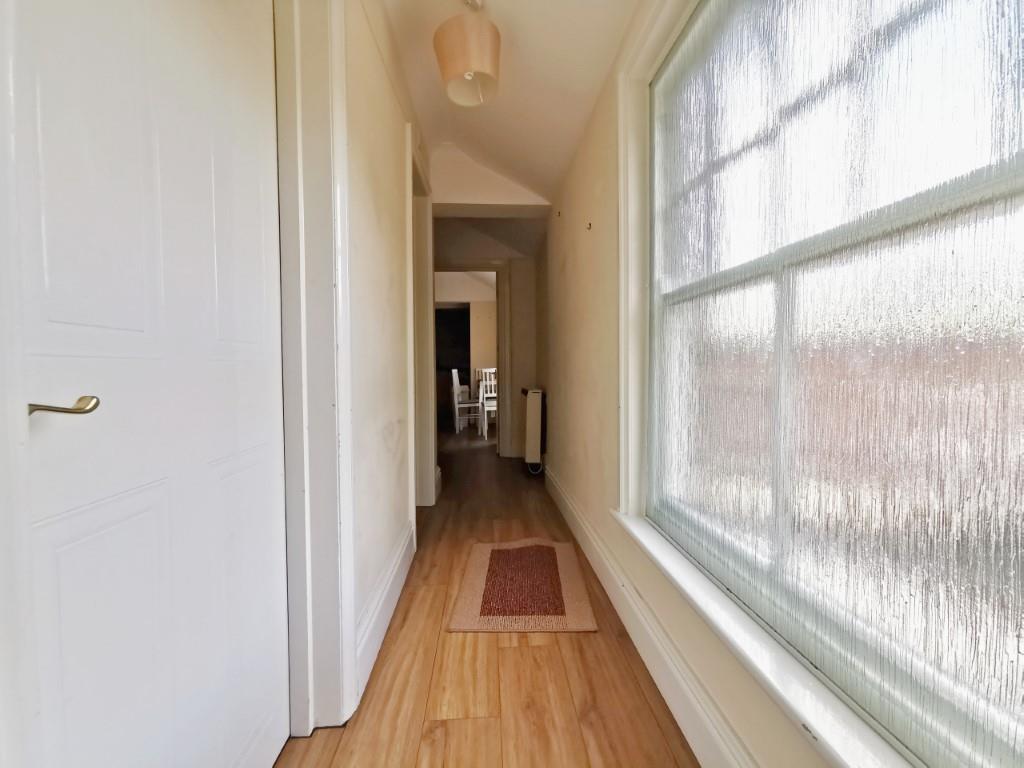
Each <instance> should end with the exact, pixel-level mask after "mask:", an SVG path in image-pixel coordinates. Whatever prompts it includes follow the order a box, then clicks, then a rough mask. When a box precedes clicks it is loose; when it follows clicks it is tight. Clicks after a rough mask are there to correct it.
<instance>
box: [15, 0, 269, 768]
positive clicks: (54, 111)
mask: <svg viewBox="0 0 1024 768" xmlns="http://www.w3.org/2000/svg"><path fill="white" fill-rule="evenodd" d="M0 6H2V8H0V10H2V11H3V12H4V13H3V14H0V16H6V18H4V19H0V21H5V22H6V23H8V24H11V25H12V26H13V32H12V31H11V29H10V28H8V30H0V45H3V46H7V47H6V48H4V49H2V50H0V53H2V54H3V61H4V64H3V66H5V67H9V68H10V72H11V83H10V85H11V86H12V87H10V88H9V87H8V86H9V83H8V82H7V80H6V79H5V81H4V86H3V89H2V98H3V99H4V100H5V102H6V103H5V104H4V108H5V109H8V110H9V112H8V113H7V115H6V120H7V121H8V122H9V123H10V125H11V131H12V136H8V135H6V130H5V135H4V136H3V141H4V142H9V143H8V144H7V145H6V146H5V147H4V150H3V151H4V152H7V162H8V163H9V164H10V165H11V166H12V167H11V172H12V173H13V174H14V184H13V190H14V192H13V209H12V210H13V212H14V215H13V216H12V217H11V221H10V222H9V225H10V226H11V227H12V230H13V231H12V232H7V233H2V234H3V235H4V244H5V245H6V244H7V243H8V242H10V243H12V244H13V246H12V251H13V257H14V258H13V260H12V261H11V262H9V263H8V265H7V266H8V267H10V270H9V271H4V272H3V273H2V274H0V279H7V278H8V277H10V276H11V275H15V276H16V277H15V278H13V279H16V280H18V281H20V286H21V287H20V290H19V291H18V295H17V296H16V299H17V304H18V306H19V308H18V309H17V312H16V316H17V317H19V318H20V326H16V327H18V333H17V335H16V336H17V341H16V343H8V346H13V347H14V352H13V354H16V355H17V356H18V360H17V361H15V362H16V363H18V364H17V365H15V366H14V369H16V370H17V371H18V372H17V374H16V376H15V374H11V375H10V377H9V378H8V384H9V386H8V387H7V388H6V389H5V390H4V391H2V392H0V397H3V398H5V399H10V398H17V399H18V400H20V401H22V402H20V403H19V404H18V407H19V408H22V407H24V404H25V403H24V401H26V400H27V401H31V402H35V403H43V404H53V405H61V406H67V405H71V404H72V403H74V401H75V400H76V398H77V397H78V396H80V395H96V396H97V397H99V398H100V401H101V403H100V406H99V408H98V409H97V410H96V411H95V412H93V413H91V414H89V415H62V414H55V413H47V412H38V413H35V414H34V415H32V416H31V417H28V416H27V413H26V414H25V416H24V418H25V419H27V425H26V426H24V432H23V434H24V435H25V440H24V441H23V444H22V445H21V446H20V448H19V450H20V451H21V452H22V454H21V457H20V462H21V465H22V466H23V467H24V471H23V472H22V473H21V474H22V480H23V483H22V487H23V491H24V492H23V493H22V494H21V496H20V501H19V503H18V504H17V505H16V506H17V508H16V509H14V510H10V512H11V513H12V514H13V515H14V518H13V519H14V521H15V523H14V526H15V527H17V530H19V531H20V532H21V534H19V535H23V540H24V541H25V543H26V547H25V549H26V552H24V553H23V555H24V557H23V558H22V559H21V560H19V563H20V565H18V568H21V569H22V570H23V571H24V572H23V573H22V574H21V576H23V577H24V582H23V583H24V584H25V585H26V586H25V587H24V594H26V595H28V596H29V597H28V599H27V600H26V601H25V602H26V603H27V604H28V605H29V606H30V608H29V612H28V616H27V619H26V622H25V626H24V628H23V629H22V632H23V637H24V638H26V643H25V647H26V648H31V649H32V655H33V656H34V658H32V659H31V661H30V666H31V669H30V670H28V671H27V672H26V673H25V675H24V677H25V680H26V683H25V686H26V689H27V690H28V693H27V699H26V700H24V701H25V706H26V708H27V710H28V711H27V712H26V713H24V714H25V720H26V723H27V725H26V727H27V728H28V730H29V733H30V734H31V736H30V738H29V739H27V743H28V747H29V750H30V752H29V761H30V763H31V764H32V765H44V766H61V767H62V768H64V767H73V766H99V765H102V766H131V767H133V768H142V767H143V766H145V767H146V768H149V767H157V766H228V765H255V766H269V765H271V764H272V762H273V760H274V758H275V756H276V755H277V752H278V750H279V749H280V747H281V745H282V744H283V742H284V740H285V738H286V737H287V733H288V681H287V674H288V672H287V670H288V665H287V623H286V622H287V619H286V603H285V601H286V592H285V542H284V493H283V438H282V403H281V370H280V366H281V362H280V361H281V353H280V324H279V282H278V270H279V258H278V245H277V243H278V237H277V186H276V184H277V181H276V179H277V176H276V138H275V135H276V126H275V103H274V39H273V17H272V4H271V0H103V2H83V1H82V0H0ZM0 26H2V25H0ZM8 48H9V49H13V57H12V50H9V49H8ZM3 127H5V128H6V126H3ZM2 221H3V220H2V219H0V222H2ZM0 353H3V354H12V351H11V350H0ZM5 405H7V406H9V405H10V403H9V402H8V403H6V404H5ZM8 412H10V410H9V409H8ZM19 412H20V411H19ZM0 475H2V473H0ZM26 658H28V657H26Z"/></svg>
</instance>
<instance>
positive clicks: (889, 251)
mask: <svg viewBox="0 0 1024 768" xmlns="http://www.w3.org/2000/svg"><path fill="white" fill-rule="evenodd" d="M1022 6H1024V0H931V1H929V0H917V1H916V2H915V1H914V0H858V2H853V0H843V1H840V0H805V1H802V2H801V1H800V0H716V1H714V2H712V1H711V0H705V2H703V3H702V4H701V5H700V7H699V8H698V9H697V11H696V12H695V14H694V17H693V18H692V20H691V21H690V23H689V24H688V26H687V28H686V30H685V31H684V33H683V35H682V36H681V38H680V40H679V42H678V43H677V44H676V46H675V47H674V49H673V50H672V52H671V53H670V54H669V56H668V58H667V60H666V62H665V63H664V65H663V66H662V69H661V71H660V72H659V73H658V75H657V76H656V78H655V79H654V81H653V82H652V84H651V121H652V163H651V176H652V195H651V203H652V230H651V233H652V248H651V271H650V274H651V294H650V295H651V345H650V350H651V352H650V361H651V362H650V376H649V382H650V384H649V408H648V412H649V418H648V421H649V423H648V440H647V446H648V452H649V461H648V467H649V478H648V483H649V489H648V490H649V492H648V494H647V497H648V502H647V504H648V507H647V509H646V514H647V516H648V518H649V519H650V520H651V521H652V522H653V523H654V524H655V525H656V526H657V527H658V528H660V529H661V531H662V532H663V533H664V534H665V535H666V536H667V537H668V538H670V539H671V540H672V541H674V542H675V543H676V544H677V546H678V547H679V548H680V549H681V550H682V551H683V552H684V553H686V554H687V555H688V556H689V557H690V558H691V559H692V560H694V561H695V562H696V563H697V564H698V565H700V566H701V567H702V568H704V570H705V571H706V572H707V573H708V574H709V575H710V576H711V577H712V578H713V579H715V580H716V581H717V582H718V583H719V584H720V585H721V586H722V587H723V588H724V589H726V590H728V592H729V593H730V594H731V596H732V597H733V598H735V599H736V600H738V601H739V602H740V603H741V604H742V605H743V606H744V607H745V608H746V609H747V610H749V611H750V612H751V613H753V614H754V615H755V616H756V617H757V618H758V619H759V620H760V621H761V622H762V623H763V624H765V625H766V626H767V627H768V628H769V629H771V630H772V631H773V632H775V633H776V634H777V636H778V637H779V638H780V639H781V640H782V641H784V643H785V645H786V646H787V647H788V648H789V649H790V650H791V651H792V652H794V653H795V654H797V655H798V656H800V657H801V659H802V660H804V661H805V662H806V663H807V664H808V665H809V666H810V667H811V668H812V669H813V670H814V671H815V672H816V673H817V674H819V675H820V676H821V677H822V678H823V679H824V680H825V681H826V682H827V683H829V684H830V685H832V686H833V687H834V688H835V689H837V690H838V691H839V692H841V693H842V694H843V696H844V698H845V700H846V701H847V702H849V703H850V705H851V706H853V707H854V708H855V709H856V710H857V711H858V712H859V713H860V714H861V715H862V716H863V717H864V718H865V719H866V720H868V721H869V722H870V723H872V725H874V726H875V727H876V728H877V729H878V730H879V731H880V732H881V733H882V734H883V735H885V736H886V738H888V739H890V741H891V742H892V743H893V744H894V745H895V746H897V748H899V749H901V750H902V751H904V753H905V754H907V755H908V756H913V757H916V758H918V759H919V760H921V761H922V762H924V763H926V764H928V765H951V766H953V765H955V766H1002V767H1003V768H1010V767H1011V766H1021V765H1024V21H1022V18H1024V10H1022Z"/></svg>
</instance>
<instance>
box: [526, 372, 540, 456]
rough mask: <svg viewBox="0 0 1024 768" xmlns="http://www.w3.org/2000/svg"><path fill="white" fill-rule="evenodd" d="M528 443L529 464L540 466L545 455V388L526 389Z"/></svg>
mask: <svg viewBox="0 0 1024 768" xmlns="http://www.w3.org/2000/svg"><path fill="white" fill-rule="evenodd" d="M523 393H524V394H525V395H526V445H525V446H524V454H523V455H524V459H525V461H526V463H527V464H530V465H536V466H537V467H540V466H541V464H542V463H543V457H544V390H542V389H526V390H523Z"/></svg>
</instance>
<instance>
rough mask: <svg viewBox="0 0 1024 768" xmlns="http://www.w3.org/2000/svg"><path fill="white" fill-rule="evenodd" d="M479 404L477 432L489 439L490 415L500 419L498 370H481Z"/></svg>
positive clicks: (478, 392) (478, 393)
mask: <svg viewBox="0 0 1024 768" xmlns="http://www.w3.org/2000/svg"><path fill="white" fill-rule="evenodd" d="M477 402H478V403H479V406H480V407H479V410H478V415H479V418H478V419H477V431H478V432H479V433H480V435H481V436H482V437H483V438H484V440H486V439H487V422H488V417H489V416H490V414H492V413H493V414H494V418H495V420H497V418H498V370H497V368H481V369H480V383H479V385H478V391H477Z"/></svg>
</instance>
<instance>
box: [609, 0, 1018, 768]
mask: <svg viewBox="0 0 1024 768" xmlns="http://www.w3.org/2000/svg"><path fill="white" fill-rule="evenodd" d="M700 1H701V0H655V2H654V3H653V5H652V8H651V11H650V13H649V15H648V17H647V19H646V23H645V24H643V25H641V28H640V29H639V30H638V31H637V33H636V34H634V35H632V37H631V38H630V39H629V40H627V42H626V45H625V47H624V49H623V52H622V55H621V59H620V61H621V64H620V67H619V69H618V71H617V82H616V89H617V100H616V103H617V109H618V115H617V117H618V136H617V142H618V171H619V173H618V201H619V214H618V215H619V221H618V224H619V227H618V231H619V457H620V462H619V464H620V466H619V473H620V475H619V509H618V510H614V511H613V516H614V518H615V519H616V520H617V521H618V523H619V524H620V525H621V526H622V527H623V528H624V530H625V531H627V532H628V533H629V535H630V536H631V537H632V538H633V540H634V541H635V542H636V543H637V544H638V545H639V546H640V548H641V550H642V551H644V553H645V554H646V555H647V556H648V557H649V558H650V560H651V561H652V562H653V563H654V564H655V565H656V566H657V567H658V568H659V569H660V570H661V572H662V573H663V574H664V575H665V576H666V578H667V579H668V580H669V581H670V583H672V584H673V585H674V586H675V587H676V588H677V589H678V590H679V591H680V592H681V593H682V595H683V597H684V598H686V599H687V601H688V602H690V603H691V604H692V605H693V606H694V607H695V608H696V609H697V611H698V613H699V614H700V615H701V616H702V617H703V618H704V619H705V620H706V621H707V622H708V624H709V625H710V626H711V628H712V629H713V630H714V631H715V632H716V633H717V634H718V635H719V636H720V637H721V638H722V640H723V641H724V642H725V643H726V644H727V645H728V646H729V647H730V649H731V650H732V651H733V652H734V653H735V655H736V656H737V657H738V659H739V660H740V661H741V662H742V663H743V664H744V666H745V667H746V668H747V669H748V670H749V671H750V672H751V673H752V674H753V675H754V676H755V678H757V679H758V681H759V682H760V683H761V684H762V685H763V686H764V688H765V689H766V690H767V691H768V693H769V694H770V695H771V696H772V697H773V699H774V700H775V701H776V702H777V703H779V705H780V706H781V707H782V708H783V709H784V711H786V712H787V713H788V714H789V715H790V716H791V717H792V718H793V719H794V720H795V721H796V722H798V723H799V724H800V725H801V727H802V728H803V730H804V731H805V732H806V733H807V735H808V738H809V739H810V740H811V741H812V743H814V745H815V746H816V747H817V748H818V749H819V750H820V751H821V753H822V754H823V755H824V756H825V757H826V759H828V760H829V761H830V762H832V763H834V764H836V765H847V766H907V765H921V763H920V761H919V759H917V758H916V757H915V756H914V755H912V754H911V753H909V752H907V751H905V750H903V749H900V748H898V747H897V746H894V745H893V744H892V743H891V742H890V741H888V740H886V739H885V738H883V737H882V736H881V735H879V733H877V732H876V731H875V729H874V727H872V726H871V725H869V724H868V722H867V721H866V720H865V719H864V718H863V716H862V715H861V714H860V712H859V710H858V709H857V707H856V705H855V704H853V703H852V702H850V701H849V700H848V699H846V698H845V697H844V695H843V694H842V693H841V692H839V691H837V690H836V689H834V688H833V687H831V686H830V685H828V684H827V683H826V682H824V681H823V680H822V679H820V678H819V677H818V676H817V675H815V673H813V672H812V671H811V670H810V669H809V668H808V667H807V666H805V665H804V663H802V662H801V661H800V660H799V659H798V658H797V657H796V655H795V654H794V653H793V652H791V651H790V650H789V649H788V648H787V646H786V645H785V643H784V641H783V640H781V639H780V638H778V636H777V635H775V634H774V633H773V632H772V631H771V630H770V629H769V628H768V627H766V626H765V625H763V624H762V623H761V622H760V620H759V619H757V618H756V617H755V616H754V615H752V614H751V613H749V612H748V611H747V610H745V609H744V608H743V607H742V606H741V605H740V604H739V603H737V602H736V601H734V600H733V599H732V598H731V597H730V596H729V595H728V594H727V593H726V592H725V591H723V589H722V587H721V586H720V585H719V584H718V582H717V581H716V580H715V579H714V578H713V577H711V576H710V575H709V574H708V573H707V572H706V571H705V570H704V569H703V568H702V567H701V566H699V565H698V564H696V563H695V562H694V561H693V560H692V559H691V558H690V557H689V556H688V555H686V554H685V553H684V552H683V551H682V550H681V549H680V548H679V547H678V546H677V545H676V544H675V543H674V542H672V541H671V540H670V539H668V538H667V537H666V536H665V535H664V534H663V533H662V532H661V531H660V530H659V529H658V528H657V527H656V526H655V525H654V524H653V523H652V522H651V521H650V520H648V519H647V517H646V515H645V511H646V508H647V504H648V503H649V502H650V501H651V500H650V499H649V498H648V492H647V488H646V486H647V455H646V447H645V446H646V426H647V416H648V383H649V378H648V366H649V352H650V342H651V340H650V331H651V328H650V312H651V304H650V301H651V297H650V255H651V254H650V248H651V242H652V235H651V230H652V227H653V219H652V218H651V208H650V198H651V189H650V185H651V173H650V162H651V151H652V141H651V128H652V126H651V119H650V86H651V84H652V82H653V80H654V78H655V76H656V75H657V73H658V71H659V69H660V68H661V65H662V63H663V62H664V61H665V59H666V58H667V57H668V56H669V55H670V54H671V53H672V51H673V49H674V48H675V45H676V43H677V41H678V40H679V39H680V38H681V36H682V35H684V34H685V32H686V26H687V25H688V22H689V20H690V18H691V16H692V14H693V12H694V11H695V10H696V8H697V7H698V5H699V4H700ZM703 1H705V2H707V1H709V0H703ZM1022 191H1024V157H1022V156H1018V157H1016V158H1014V160H1012V161H1010V162H1008V163H1005V164H1004V165H1003V167H1002V168H1001V169H999V170H998V171H997V172H995V173H993V171H992V169H991V168H983V169H979V170H977V171H975V172H973V173H971V174H970V175H968V176H966V177H964V178H962V179H961V180H960V181H959V182H958V183H957V184H955V185H947V184H943V185H940V186H938V187H935V188H932V189H929V190H925V191H923V192H920V193H918V194H915V195H913V196H912V197H909V198H906V199H904V200H902V201H900V202H899V203H896V204H894V205H889V206H886V207H884V208H881V209H878V210H876V211H874V212H872V213H870V214H868V215H867V216H865V217H863V218H861V219H858V220H857V221H855V222H851V223H847V224H843V225H840V226H838V227H836V228H834V229H833V230H830V231H827V232H823V233H820V234H817V235H814V236H811V237H809V238H806V239H805V240H802V241H799V242H796V243H792V244H789V245H786V246H784V247H782V248H780V249H778V250H777V251H775V252H774V253H772V254H769V255H768V256H766V257H762V258H760V259H758V260H756V261H755V262H752V263H751V264H746V265H741V266H738V267H734V268H731V269H727V270H724V271H722V272H719V273H717V274H715V275H713V276H711V277H708V278H704V279H702V280H698V281H695V282H693V283H690V284H688V285H686V286H683V287H682V288H680V289H677V290H676V291H672V292H670V293H668V294H666V296H665V297H662V300H663V302H665V303H664V306H667V305H668V301H673V302H674V301H681V300H685V299H687V298H692V297H695V296H698V295H701V294H707V293H710V292H711V291H715V290H720V289H722V288H724V287H727V286H730V285H737V284H739V283H742V282H747V281H749V280H752V279H754V278H756V277H758V276H760V275H768V274H772V273H777V272H778V271H779V270H782V269H785V268H787V267H790V266H792V265H795V264H799V263H802V262H807V261H811V260H814V259H819V258H822V257H825V256H828V255H830V254H833V253H835V252H837V251H839V250H842V249H844V248H849V247H852V246H855V245H857V244H861V243H865V242H870V241H872V240H876V239H879V238H882V237H885V236H886V235H889V234H892V233H896V232H899V231H901V230H903V229H905V228H907V227H910V226H912V225H915V224H918V223H920V222H921V221H922V220H926V219H929V218H933V217H936V216H945V215H950V214H953V213H955V212H957V211H959V210H963V209H966V208H970V207H974V206H977V205H979V204H981V203H984V202H986V201H989V200H993V199H996V198H999V197H1005V196H1009V195H1011V194H1013V193H1014V192H1022Z"/></svg>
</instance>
